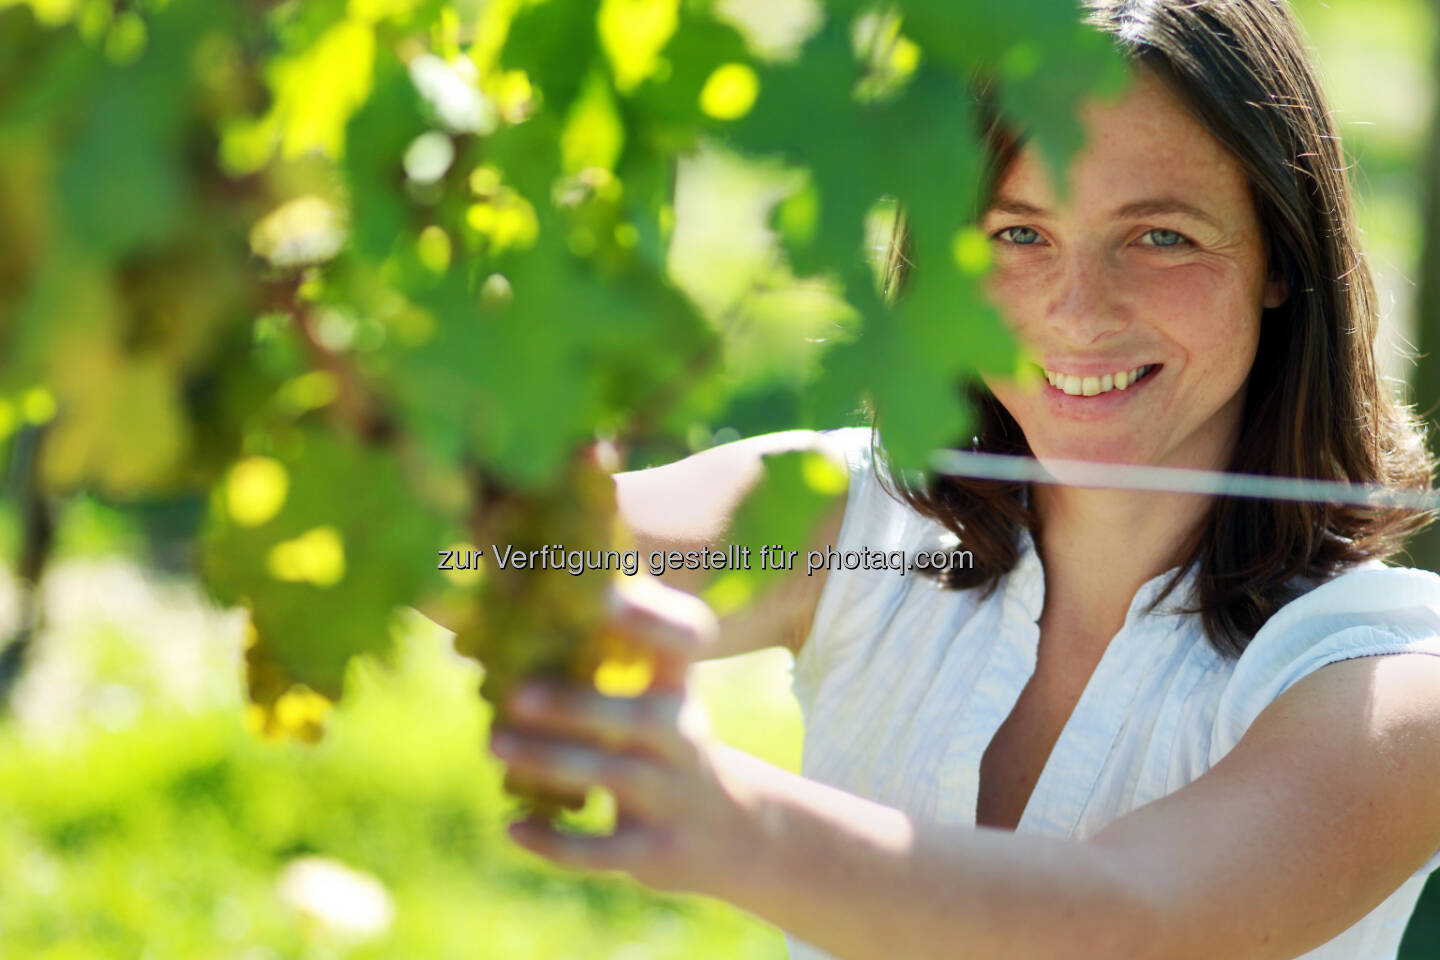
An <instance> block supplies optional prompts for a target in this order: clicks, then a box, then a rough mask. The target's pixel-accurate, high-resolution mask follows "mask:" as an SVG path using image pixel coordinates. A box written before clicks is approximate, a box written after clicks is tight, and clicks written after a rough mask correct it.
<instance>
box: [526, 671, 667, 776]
mask: <svg viewBox="0 0 1440 960" xmlns="http://www.w3.org/2000/svg"><path fill="white" fill-rule="evenodd" d="M683 705H684V698H683V697H682V696H681V695H680V694H678V693H669V692H659V693H655V692H652V693H646V694H643V695H641V696H638V697H611V696H607V695H605V694H603V693H600V692H599V691H597V690H590V689H586V688H583V687H579V686H575V685H568V684H558V683H554V682H543V681H538V680H537V681H531V682H530V683H527V684H524V685H523V686H521V688H520V689H519V690H517V691H516V693H515V695H514V696H513V697H511V699H510V701H509V703H508V704H507V706H508V718H509V726H510V727H521V726H523V727H524V728H525V731H526V732H527V733H534V734H542V735H546V736H550V737H555V738H557V739H573V740H579V741H581V742H583V743H589V744H593V745H595V746H597V747H600V748H601V749H604V750H612V751H617V752H627V753H635V754H639V755H642V756H650V757H654V758H656V759H661V760H666V761H669V762H672V763H688V762H689V761H690V760H691V759H692V755H693V749H694V748H693V745H692V744H691V743H690V741H689V740H687V739H686V738H685V737H684V736H682V729H683V728H682V725H681V724H680V718H681V709H682V707H683Z"/></svg>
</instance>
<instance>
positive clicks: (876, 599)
mask: <svg viewBox="0 0 1440 960" xmlns="http://www.w3.org/2000/svg"><path fill="white" fill-rule="evenodd" d="M829 437H830V439H831V441H832V442H834V443H837V444H839V445H840V446H841V447H842V448H843V449H844V451H845V456H846V460H847V463H848V465H849V471H850V489H849V493H848V495H847V502H846V508H845V515H844V519H843V521H842V527H841V532H840V536H839V542H838V543H837V544H836V545H835V546H836V551H837V554H838V555H839V556H841V557H843V556H844V554H845V553H846V552H858V551H862V550H866V549H868V550H871V551H882V552H885V553H891V552H893V551H901V552H902V553H903V554H904V555H905V556H906V557H910V556H914V555H915V554H916V553H918V552H921V551H925V552H929V551H934V550H941V549H950V548H952V547H953V538H951V537H949V536H948V534H947V531H945V529H944V528H943V527H942V526H941V525H940V524H938V523H936V522H935V521H933V520H930V519H928V518H925V517H922V516H921V515H920V514H918V513H916V512H915V511H914V510H913V509H911V508H910V507H909V506H908V505H905V504H903V503H901V502H899V501H897V500H895V499H894V498H893V497H891V496H890V495H889V493H887V492H886V491H885V490H884V488H883V487H881V485H880V484H879V482H878V481H877V478H876V477H875V467H874V465H873V464H872V461H871V456H870V431H869V429H868V428H850V429H845V430H837V431H831V432H830V434H829ZM961 546H962V547H963V544H962V545H961ZM1021 548H1022V549H1021V554H1020V559H1019V562H1018V563H1017V565H1016V567H1015V569H1014V570H1012V571H1011V572H1010V573H1009V574H1007V575H1006V577H1005V578H1004V580H1003V581H1002V582H1001V584H1000V586H999V587H998V588H997V589H996V590H995V591H993V592H992V593H990V594H989V595H988V596H985V597H982V596H980V592H979V591H976V590H947V589H942V588H940V587H938V586H937V585H936V584H935V582H934V580H933V579H931V578H929V577H925V576H923V575H921V574H919V573H917V572H915V571H913V570H911V571H905V572H903V573H902V572H899V571H896V570H893V569H865V568H864V566H863V564H860V565H856V568H855V569H845V568H844V566H843V565H837V566H836V568H835V569H832V570H831V571H830V572H829V573H828V574H827V579H826V584H825V589H824V591H823V593H822V594H821V597H820V601H819V605H818V607H817V609H816V613H815V618H814V622H813V625H812V627H811V630H810V633H809V636H808V637H807V639H806V641H805V644H804V646H803V647H802V648H801V651H800V654H799V656H798V657H797V658H796V661H795V668H794V675H793V689H794V692H795V695H796V698H797V699H798V701H799V703H800V706H801V710H802V711H803V714H804V717H805V740H804V752H803V759H802V773H803V774H804V775H805V776H806V777H809V778H811V779H814V780H819V781H822V782H824V783H827V784H830V785H832V786H835V787H838V788H840V789H843V790H847V791H849V792H851V793H854V794H857V795H859V796H863V797H866V798H869V799H872V800H875V801H878V802H880V803H884V804H887V805H889V806H893V807H896V808H899V809H901V810H904V811H905V812H907V813H908V814H910V815H911V816H912V817H914V818H917V819H920V820H927V821H937V822H941V823H948V824H969V825H972V826H973V825H974V823H975V809H976V800H977V797H978V793H979V783H980V759H981V756H982V755H983V754H984V752H985V749H986V747H987V746H988V745H989V744H990V741H991V739H992V738H993V737H994V735H995V732H996V731H997V730H998V729H999V727H1000V725H1001V724H1002V723H1003V722H1004V721H1005V719H1006V718H1007V717H1008V716H1009V714H1010V711H1011V709H1012V708H1013V707H1014V705H1015V702H1016V700H1017V699H1018V698H1019V696H1020V692H1021V690H1022V689H1023V688H1024V687H1025V685H1026V683H1027V682H1028V681H1029V679H1030V676H1031V674H1032V673H1033V672H1034V669H1035V663H1036V650H1037V645H1038V642H1039V638H1040V628H1039V626H1038V624H1037V620H1038V619H1039V616H1040V612H1041V608H1042V606H1043V602H1044V595H1045V580H1044V571H1043V569H1042V567H1041V564H1040V560H1039V557H1038V555H1037V554H1036V551H1035V549H1034V545H1033V544H1032V543H1031V541H1030V540H1029V537H1028V536H1022V543H1021ZM1171 575H1172V572H1167V573H1165V574H1162V575H1161V576H1159V577H1156V578H1154V579H1153V580H1150V581H1148V582H1147V583H1145V584H1144V585H1142V586H1141V588H1140V589H1139V591H1138V592H1137V593H1136V595H1135V598H1134V599H1133V601H1132V602H1131V604H1130V609H1129V612H1128V614H1127V616H1126V619H1125V623H1124V625H1123V626H1122V627H1121V629H1120V631H1119V633H1117V634H1116V635H1115V637H1114V638H1113V639H1112V640H1111V642H1110V644H1109V646H1108V647H1107V648H1106V650H1105V652H1104V654H1103V656H1102V657H1101V659H1100V662H1099V664H1098V665H1097V666H1096V668H1095V671H1094V674H1093V675H1092V676H1091V678H1090V680H1089V682H1088V684H1087V685H1086V687H1085V689H1084V692H1083V693H1082V695H1081V697H1080V699H1079V701H1078V702H1077V703H1076V705H1075V709H1074V712H1073V713H1072V715H1071V716H1070V718H1069V720H1068V721H1067V723H1066V724H1065V726H1064V728H1063V730H1062V731H1061V734H1060V737H1059V739H1058V741H1057V742H1056V743H1055V746H1054V749H1053V750H1052V752H1051V755H1050V757H1049V759H1048V761H1047V762H1046V764H1045V767H1044V769H1043V770H1042V772H1041V774H1040V777H1039V779H1038V781H1037V782H1036V784H1035V787H1034V790H1033V792H1032V794H1031V796H1030V799H1029V802H1028V803H1027V805H1026V807H1025V810H1024V813H1023V815H1022V817H1021V819H1020V822H1019V825H1018V826H1017V828H1016V832H1017V833H1021V834H1032V835H1037V836H1049V837H1071V838H1075V839H1083V838H1085V837H1088V836H1090V835H1092V834H1094V833H1096V832H1098V831H1099V830H1100V829H1101V828H1102V827H1104V826H1105V825H1106V824H1108V823H1110V822H1111V821H1113V820H1115V819H1117V818H1119V817H1120V816H1122V815H1124V814H1125V813H1128V812H1129V811H1131V810H1134V809H1136V808H1137V807H1140V806H1143V805H1145V804H1147V803H1149V802H1150V801H1152V800H1156V799H1158V798H1160V797H1163V796H1165V795H1166V794H1169V793H1172V792H1174V791H1176V790H1179V789H1180V788H1181V787H1184V786H1185V785H1186V784H1188V783H1190V782H1191V781H1192V780H1194V779H1195V778H1197V777H1198V776H1200V775H1201V774H1202V773H1204V772H1205V771H1206V770H1208V769H1209V768H1210V767H1211V766H1213V765H1214V764H1215V763H1216V762H1217V761H1218V760H1219V759H1220V758H1221V757H1222V756H1224V755H1225V754H1226V753H1227V752H1229V751H1230V750H1231V749H1232V748H1233V747H1234V746H1235V744H1236V743H1237V742H1239V740H1240V737H1241V736H1242V735H1243V734H1244V733H1245V731H1246V729H1248V727H1249V725H1250V723H1251V722H1252V721H1253V720H1254V719H1255V717H1256V716H1258V715H1259V714H1260V712H1261V711H1262V710H1264V708H1265V707H1266V706H1267V705H1268V704H1269V703H1270V702H1272V701H1273V700H1274V699H1275V698H1276V697H1278V696H1280V694H1281V693H1283V692H1284V691H1285V690H1286V689H1288V688H1289V687H1290V686H1291V685H1292V684H1294V683H1295V682H1296V681H1298V680H1299V679H1301V678H1302V677H1304V676H1306V675H1307V674H1309V673H1311V672H1313V671H1314V670H1317V669H1319V668H1320V667H1322V666H1325V665H1326V664H1329V663H1334V662H1336V661H1338V660H1345V659H1349V658H1353V657H1362V656H1373V655H1378V654H1390V653H1404V652H1408V653H1421V654H1429V655H1436V656H1440V577H1436V576H1435V575H1434V574H1431V573H1428V572H1423V571H1417V570H1409V569H1404V568H1395V567H1386V566H1384V565H1382V564H1379V563H1374V564H1369V565H1366V566H1365V567H1363V568H1361V569H1357V570H1354V571H1351V572H1349V573H1346V574H1344V575H1342V576H1340V577H1337V578H1335V579H1333V580H1331V581H1329V582H1327V583H1324V584H1322V585H1320V586H1318V587H1315V588H1314V589H1312V590H1310V591H1309V592H1308V593H1306V594H1304V595H1303V596H1301V597H1300V598H1299V599H1297V600H1295V601H1293V602H1292V603H1290V604H1288V605H1286V606H1285V607H1284V608H1282V609H1281V610H1280V611H1279V612H1278V613H1276V614H1275V616H1273V617H1272V618H1271V619H1270V621H1269V622H1268V623H1266V625H1265V626H1264V627H1263V628H1262V629H1261V630H1260V632H1259V633H1257V634H1256V636H1255V637H1254V639H1253V640H1252V641H1251V643H1250V644H1249V646H1248V647H1247V648H1246V650H1245V652H1244V654H1243V655H1242V656H1241V657H1239V658H1238V659H1235V660H1227V659H1225V658H1224V657H1221V656H1220V655H1219V654H1218V653H1216V652H1215V651H1214V649H1213V648H1212V647H1211V645H1210V643H1209V641H1208V639H1207V638H1206V636H1205V633H1204V630H1203V628H1202V626H1201V623H1200V620H1199V618H1198V617H1196V616H1194V615H1187V614H1183V613H1180V612H1177V611H1176V609H1175V606H1176V605H1177V604H1180V603H1181V601H1182V600H1183V599H1185V598H1188V596H1189V591H1190V589H1191V587H1192V586H1193V577H1188V578H1187V579H1186V580H1184V581H1182V583H1181V584H1180V585H1179V587H1178V588H1177V590H1176V591H1175V592H1174V594H1173V599H1172V600H1169V601H1166V602H1164V603H1162V604H1161V605H1160V606H1159V607H1158V608H1157V609H1155V610H1153V611H1152V610H1149V609H1148V608H1149V607H1150V605H1151V602H1152V601H1153V600H1154V599H1155V598H1156V597H1157V596H1158V594H1159V592H1160V591H1161V590H1162V588H1163V586H1164V584H1165V582H1166V581H1167V580H1168V579H1169V577H1170V576H1171ZM1436 867H1440V851H1436V853H1435V855H1434V856H1433V857H1431V859H1430V860H1429V862H1428V863H1427V864H1426V865H1425V866H1424V867H1423V868H1422V869H1421V870H1419V871H1417V872H1416V873H1415V874H1414V875H1412V876H1411V878H1410V879H1409V880H1407V881H1406V882H1405V884H1404V885H1402V886H1401V887H1400V888H1399V889H1398V890H1396V891H1395V892H1394V893H1393V894H1392V895H1391V896H1390V897H1389V898H1388V899H1387V900H1385V901H1384V902H1383V903H1381V904H1380V905H1379V906H1378V907H1376V908H1375V910H1373V911H1371V913H1370V914H1368V915H1367V916H1366V917H1364V918H1363V919H1362V920H1360V921H1359V922H1358V923H1356V924H1355V925H1353V926H1351V927H1350V928H1349V929H1347V930H1346V931H1344V932H1343V933H1341V934H1340V935H1339V936H1337V937H1335V938H1334V939H1332V940H1331V941H1329V942H1328V943H1326V944H1325V945H1323V946H1321V947H1319V948H1318V949H1316V950H1313V951H1311V952H1309V953H1306V954H1305V955H1304V958H1305V960H1342V958H1343V960H1393V958H1394V957H1395V956H1396V952H1397V949H1398V946H1399V943H1400V939H1401V937H1402V935H1403V934H1404V929H1405V924H1406V923H1407V922H1408V920H1409V917H1410V914H1411V912H1412V911H1413V909H1414V906H1415V902H1416V900H1417V899H1418V898H1419V896H1420V891H1421V888H1422V887H1423V885H1424V881H1425V878H1426V876H1427V875H1428V874H1429V873H1430V872H1431V871H1432V870H1434V869H1435V868H1436ZM786 940H787V943H788V945H789V947H790V951H791V956H792V957H794V958H796V960H821V958H827V957H829V956H830V955H829V954H827V953H824V952H822V951H820V950H818V949H817V948H815V947H813V946H811V945H809V944H806V943H804V942H803V941H801V940H799V939H798V938H795V937H793V936H791V935H790V934H788V933H787V934H786Z"/></svg>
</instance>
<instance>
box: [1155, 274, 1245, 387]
mask: <svg viewBox="0 0 1440 960" xmlns="http://www.w3.org/2000/svg"><path fill="white" fill-rule="evenodd" d="M1131 280H1132V282H1131V284H1130V292H1131V294H1132V300H1131V303H1132V305H1133V306H1134V307H1136V308H1137V309H1138V310H1139V311H1141V315H1143V316H1146V317H1148V318H1150V320H1151V322H1152V323H1153V324H1154V326H1155V327H1156V328H1157V329H1158V330H1159V331H1160V332H1161V333H1162V334H1163V335H1164V336H1165V337H1166V338H1168V339H1169V340H1171V341H1172V342H1173V343H1174V344H1175V345H1176V346H1177V347H1178V348H1179V349H1180V350H1181V351H1182V352H1183V353H1184V354H1185V356H1186V362H1187V364H1188V365H1189V366H1190V367H1191V368H1192V369H1194V370H1196V371H1203V372H1205V373H1207V374H1210V375H1213V376H1217V377H1220V378H1221V379H1222V380H1223V381H1225V382H1226V383H1227V384H1229V385H1232V386H1233V382H1234V381H1235V380H1236V378H1237V377H1236V372H1237V371H1238V378H1239V379H1243V378H1244V375H1245V374H1246V373H1248V372H1249V369H1250V362H1251V361H1252V360H1253V359H1254V356H1255V347H1256V344H1257V343H1258V341H1259V336H1260V303H1259V299H1258V296H1257V295H1256V294H1255V292H1254V291H1252V290H1251V289H1249V287H1250V286H1253V284H1248V285H1247V283H1246V281H1245V278H1243V277H1239V276H1237V275H1236V274H1235V273H1234V272H1233V271H1231V270H1227V269H1221V268H1217V267H1213V266H1211V265H1208V264H1204V263H1191V264H1185V265H1183V266H1174V267H1168V268H1163V269H1154V270H1144V271H1137V272H1135V274H1133V275H1132V278H1131Z"/></svg>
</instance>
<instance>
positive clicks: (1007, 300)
mask: <svg viewBox="0 0 1440 960" xmlns="http://www.w3.org/2000/svg"><path fill="white" fill-rule="evenodd" d="M1051 272H1052V271H1051V269H1050V268H1049V267H1048V266H1047V265H1046V264H1043V263H1029V264H1020V263H1003V262H1002V263H997V264H996V265H995V268H994V269H993V270H991V271H990V274H989V275H988V276H987V277H986V279H985V287H984V291H985V297H986V299H987V300H989V301H990V303H991V305H992V306H994V307H995V309H996V310H998V311H999V312H1000V316H1001V317H1003V318H1004V319H1005V321H1006V322H1007V323H1009V324H1010V325H1011V326H1012V327H1014V328H1017V329H1024V328H1025V327H1027V326H1029V325H1030V324H1032V323H1034V322H1036V321H1038V320H1039V319H1041V318H1042V317H1043V316H1044V314H1045V303H1046V297H1047V291H1048V289H1049V286H1050V280H1049V276H1050V273H1051Z"/></svg>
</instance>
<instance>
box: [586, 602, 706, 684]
mask: <svg viewBox="0 0 1440 960" xmlns="http://www.w3.org/2000/svg"><path fill="white" fill-rule="evenodd" d="M604 629H605V631H606V633H607V634H609V635H610V636H611V637H613V638H614V639H615V640H617V641H618V642H619V643H620V644H621V645H631V646H635V647H639V648H641V649H642V650H644V651H645V652H646V653H647V654H649V656H650V658H651V662H652V664H653V668H654V674H653V677H652V679H651V684H650V689H653V690H672V691H679V690H683V689H684V687H685V673H686V670H687V668H688V667H689V666H690V664H691V663H692V662H694V661H695V660H699V659H702V658H703V657H705V656H706V651H707V650H708V649H709V648H710V647H711V646H712V645H713V644H714V641H715V637H716V636H717V635H718V633H719V629H720V627H719V621H718V619H717V618H716V616H715V611H713V610H711V609H710V607H709V605H707V604H706V603H705V601H703V600H701V599H700V598H699V597H697V596H695V595H694V594H693V593H686V592H685V591H684V590H676V589H675V588H673V587H668V586H666V585H665V584H663V583H661V582H660V581H659V580H657V579H655V578H654V577H650V576H644V577H639V578H636V579H633V580H630V579H627V580H621V581H618V582H617V583H616V584H615V586H614V587H613V589H612V591H611V595H610V615H609V617H608V618H607V620H606V623H605V627H604Z"/></svg>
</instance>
